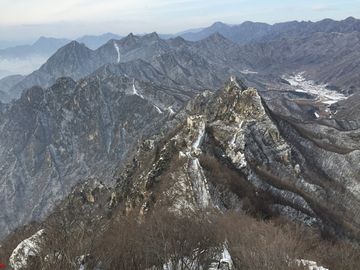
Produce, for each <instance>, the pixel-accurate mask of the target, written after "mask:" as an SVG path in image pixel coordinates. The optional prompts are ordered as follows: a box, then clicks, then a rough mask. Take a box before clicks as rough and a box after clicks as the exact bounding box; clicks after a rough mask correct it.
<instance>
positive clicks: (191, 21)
mask: <svg viewBox="0 0 360 270" xmlns="http://www.w3.org/2000/svg"><path fill="white" fill-rule="evenodd" d="M295 3H296V4H295ZM349 16H353V17H355V18H360V0H342V1H341V0H324V1H323V0H302V1H294V0H292V1H290V0H206V1H202V0H195V1H187V0H151V1H150V0H126V1H125V0H100V1H99V0H0V40H26V39H37V38H39V37H40V36H46V37H57V38H60V37H65V38H69V39H75V38H77V37H81V36H83V35H86V34H88V35H100V34H104V33H107V32H112V33H114V34H118V35H122V36H125V35H127V34H129V33H130V32H132V33H134V34H138V33H140V34H142V33H145V32H146V33H150V32H153V31H156V32H157V33H161V34H168V33H176V32H179V31H183V30H186V29H189V28H199V27H207V26H210V25H211V24H213V23H214V22H217V21H221V22H223V23H228V24H240V23H242V22H244V21H253V22H266V23H270V24H273V23H276V22H284V21H292V20H298V21H302V20H305V21H308V20H311V21H319V20H322V19H324V18H331V19H335V20H343V19H345V18H347V17H349Z"/></svg>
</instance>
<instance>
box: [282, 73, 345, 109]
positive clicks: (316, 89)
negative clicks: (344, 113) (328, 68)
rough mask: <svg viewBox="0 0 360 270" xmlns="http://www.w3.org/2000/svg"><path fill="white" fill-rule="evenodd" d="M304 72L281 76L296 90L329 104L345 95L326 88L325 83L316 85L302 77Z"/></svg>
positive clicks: (342, 98) (343, 97)
mask: <svg viewBox="0 0 360 270" xmlns="http://www.w3.org/2000/svg"><path fill="white" fill-rule="evenodd" d="M303 74H304V72H300V73H297V74H295V75H294V76H289V75H283V76H282V78H283V79H285V80H287V81H288V82H289V83H290V84H291V86H292V87H293V89H294V90H295V91H296V92H302V93H308V94H312V95H315V96H317V99H316V100H317V101H320V102H322V103H324V104H327V105H331V104H333V103H336V102H338V101H340V100H344V99H347V97H346V96H345V95H343V94H341V93H339V92H336V91H334V90H329V89H326V88H325V87H326V84H319V85H316V84H315V83H314V82H313V81H311V80H309V81H306V80H305V78H304V77H303Z"/></svg>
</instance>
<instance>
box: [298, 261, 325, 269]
mask: <svg viewBox="0 0 360 270" xmlns="http://www.w3.org/2000/svg"><path fill="white" fill-rule="evenodd" d="M296 263H297V264H298V266H300V265H301V264H302V265H303V266H307V268H308V269H309V270H329V269H328V268H325V267H322V266H317V263H316V262H314V261H309V260H303V259H301V260H296Z"/></svg>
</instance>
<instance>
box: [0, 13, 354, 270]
mask: <svg viewBox="0 0 360 270" xmlns="http://www.w3.org/2000/svg"><path fill="white" fill-rule="evenodd" d="M357 25H359V23H358V20H356V19H354V18H348V19H346V20H344V21H340V22H336V21H333V20H323V21H321V22H317V23H311V22H301V23H298V22H289V23H283V24H275V25H273V26H269V25H265V24H257V23H251V22H246V23H243V24H241V25H239V26H227V25H223V24H221V23H215V24H214V25H213V26H212V27H210V28H209V29H203V30H201V31H198V32H197V33H196V34H197V35H198V37H202V35H207V34H206V33H210V32H211V31H213V30H216V31H217V32H215V33H211V34H210V35H208V36H206V37H205V38H203V39H201V40H197V41H189V40H186V39H184V38H182V37H173V38H169V39H167V40H165V39H162V38H160V36H159V35H157V34H156V33H151V34H147V35H143V36H135V35H133V34H129V35H128V36H126V37H124V38H122V39H111V40H109V41H107V42H106V43H105V44H103V45H102V46H100V47H99V48H97V49H95V50H92V49H89V48H88V47H87V46H86V45H85V44H80V43H78V42H77V41H72V42H70V43H68V44H66V45H64V46H63V47H61V48H59V49H58V50H57V51H56V52H55V53H54V54H53V55H52V56H51V57H50V58H49V59H48V60H47V61H46V62H45V63H44V64H43V65H42V66H41V67H40V68H39V69H38V70H36V71H34V72H32V73H31V74H29V75H27V76H21V75H19V76H10V77H6V78H4V79H2V80H0V90H1V91H0V98H1V102H0V150H1V151H0V164H1V165H0V166H1V167H0V194H1V195H0V203H1V205H3V206H4V210H3V211H2V212H1V213H0V228H1V229H0V231H1V234H0V238H1V239H4V238H5V237H6V236H7V235H9V233H10V232H11V231H13V230H14V229H15V228H17V227H18V226H20V225H25V224H27V223H28V222H30V221H33V220H39V219H40V218H43V219H44V220H45V221H44V222H45V223H44V224H45V225H44V226H45V227H46V226H47V225H46V224H47V223H46V222H49V221H47V220H48V219H46V218H45V217H51V214H49V213H51V211H53V209H54V208H56V205H58V204H59V203H60V202H61V203H60V205H62V207H63V208H62V209H60V210H59V211H60V213H66V212H65V210H66V207H65V206H64V205H71V203H74V202H76V204H75V206H76V207H75V206H74V209H75V208H76V209H80V210H81V213H87V214H84V216H83V217H82V218H84V220H88V219H92V220H96V219H98V221H99V223H96V222H94V224H95V223H96V224H101V226H104V227H103V228H105V229H104V235H105V234H106V233H105V231H106V228H110V227H111V225H109V224H110V222H112V221H114V220H115V218H114V219H112V218H113V217H116V218H118V219H120V216H122V215H123V214H126V215H129V213H133V214H134V215H135V216H136V217H142V216H146V215H147V214H146V213H149V215H150V213H156V212H157V211H158V212H160V213H161V211H162V210H161V209H168V210H169V211H171V212H174V213H204V214H205V213H207V211H208V210H209V209H212V210H211V211H213V210H214V209H218V210H220V211H221V212H222V213H226V212H227V211H231V210H236V211H242V212H244V213H246V214H248V215H252V216H254V217H259V218H260V219H262V220H266V221H267V220H270V219H271V218H274V217H279V216H281V217H284V218H285V219H288V220H292V221H295V220H296V221H298V222H301V223H302V224H306V225H307V226H310V227H312V228H316V230H318V231H317V232H316V233H315V234H319V235H322V236H323V237H324V238H331V237H335V238H337V239H347V240H348V241H354V242H357V241H358V235H359V230H360V216H359V214H358V211H357V209H359V206H360V205H359V196H360V193H359V192H360V190H359V185H358V182H359V164H360V163H359V158H360V157H359V150H360V145H359V140H358V137H359V128H360V121H359V119H360V118H359V117H360V115H359V113H360V111H359V110H358V102H359V93H360V91H359V88H360V81H359V74H360V70H359V63H358V62H359V60H358V59H359V53H360V49H359V44H360V42H359V38H360V34H359V32H358V30H357V28H356V27H357ZM223 29H227V30H226V31H228V33H233V37H235V36H236V37H241V36H242V37H244V38H245V39H246V38H247V37H250V36H251V35H250V34H248V35H245V34H244V35H240V34H239V33H240V32H236V31H238V30H239V31H240V30H241V31H245V30H246V31H248V33H250V32H252V33H253V34H252V37H251V38H252V39H247V41H244V43H241V41H237V42H236V43H235V42H234V41H231V40H230V39H228V38H226V37H224V35H225V33H226V32H223V31H224V30H223ZM206 31H208V32H206ZM243 33H244V32H243ZM295 33H298V35H295ZM223 34H224V35H223ZM184 35H190V34H189V33H185V34H184ZM226 35H227V34H226ZM188 39H190V38H188ZM256 39H258V40H256ZM261 39H264V40H261ZM266 39H268V40H266ZM250 42H253V43H250ZM240 43H241V44H240ZM245 43H246V44H245ZM247 43H249V44H247ZM71 207H73V206H71ZM71 207H70V208H71ZM80 210H79V211H80ZM61 211H63V212H61ZM209 211H210V210H209ZM214 211H215V210H214ZM216 211H217V210H216ZM89 213H96V215H95V216H96V217H97V218H90V217H89V216H88V215H89ZM61 215H62V214H61ZM61 215H59V216H61ZM86 215H87V216H86ZM199 215H200V214H199ZM84 220H80V221H79V222H80V224H84V223H83V222H84ZM107 220H109V223H107ZM91 222H92V221H91ZM91 222H90V223H91ZM90 223H89V224H90ZM91 224H92V223H91ZM37 226H38V225H37ZM39 226H40V227H41V226H42V225H39ZM89 226H90V225H89ZM80 227H81V226H80ZM314 230H315V229H314ZM48 235H50V234H48ZM330 236H331V237H330ZM8 239H9V238H7V239H6V240H5V242H4V243H10V242H11V241H10V240H8ZM22 240H23V239H22ZM14 248H15V247H14ZM79 252H80V251H79ZM82 252H85V251H82ZM89 252H90V251H89ZM82 254H88V253H82ZM74 255H75V254H74ZM80 255H81V254H76V256H80ZM92 255H94V254H92ZM14 256H15V255H14ZM94 256H96V254H95V255H94ZM63 257H66V256H65V255H64V256H63ZM298 259H300V258H298ZM74 260H75V259H74ZM66 263H69V261H67V262H66ZM103 263H105V261H103ZM162 263H164V262H163V261H162ZM159 264H160V263H159ZM109 267H110V266H109Z"/></svg>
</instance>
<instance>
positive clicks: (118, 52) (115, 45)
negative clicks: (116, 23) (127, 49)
mask: <svg viewBox="0 0 360 270" xmlns="http://www.w3.org/2000/svg"><path fill="white" fill-rule="evenodd" d="M114 47H115V49H116V51H117V54H118V57H117V63H120V49H119V46H118V45H117V44H116V42H114Z"/></svg>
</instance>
